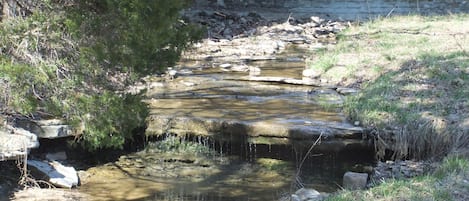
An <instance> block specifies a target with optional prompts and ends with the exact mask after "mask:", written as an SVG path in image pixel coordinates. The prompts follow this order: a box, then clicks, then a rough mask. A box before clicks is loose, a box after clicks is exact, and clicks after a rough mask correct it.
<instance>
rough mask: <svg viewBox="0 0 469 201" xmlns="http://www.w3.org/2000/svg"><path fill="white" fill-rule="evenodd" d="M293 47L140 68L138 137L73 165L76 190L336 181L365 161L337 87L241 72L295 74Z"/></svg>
mask: <svg viewBox="0 0 469 201" xmlns="http://www.w3.org/2000/svg"><path fill="white" fill-rule="evenodd" d="M302 54H304V51H303V50H298V49H289V50H287V51H285V53H283V54H281V55H277V57H276V58H275V59H273V60H261V61H235V62H216V61H206V60H203V61H201V60H196V61H194V60H185V61H182V62H181V63H180V64H179V65H178V66H176V67H175V68H174V69H175V70H176V71H177V74H178V76H177V77H175V78H173V77H167V76H166V77H164V76H155V77H150V78H148V82H147V83H146V88H148V89H149V90H148V91H147V97H148V100H147V103H148V104H149V106H150V108H151V115H150V117H149V120H148V128H147V130H146V135H147V136H148V139H147V143H146V145H145V147H142V148H140V149H138V150H137V151H134V152H130V153H125V154H122V155H120V156H119V157H118V158H117V159H115V160H113V161H111V162H109V163H106V164H103V165H98V166H95V167H91V168H88V169H86V171H81V172H80V177H81V179H82V185H81V186H80V187H79V191H80V192H83V193H86V194H89V195H91V196H92V197H93V198H94V199H96V200H205V201H218V200H220V201H221V200H279V199H281V198H282V197H283V198H289V196H290V195H291V194H292V193H294V192H295V191H296V190H297V189H299V188H301V187H307V188H314V189H316V190H318V191H320V192H326V193H331V192H334V191H336V190H338V189H340V186H341V185H342V176H343V174H344V173H345V172H346V171H358V172H367V171H369V169H370V167H371V166H372V165H373V163H374V152H373V146H372V143H371V140H370V139H368V138H367V137H366V136H365V135H364V134H363V130H362V129H361V128H359V127H356V126H354V125H352V124H350V123H348V122H347V119H346V117H345V116H344V114H343V113H342V112H341V104H342V100H343V96H342V95H341V94H339V93H337V91H336V90H335V89H334V88H331V87H314V86H305V85H291V84H281V83H277V82H252V81H246V80H243V79H241V78H245V77H246V76H253V77H284V78H289V79H301V73H302V70H303V69H304V65H305V64H304V61H303V59H302ZM220 66H221V67H220ZM239 67H240V68H241V70H239V69H240V68H239ZM253 67H255V68H258V69H260V70H259V71H258V70H254V71H256V74H255V75H252V72H250V71H253V70H252V68H253ZM257 71H258V72H257ZM250 74H251V75H250Z"/></svg>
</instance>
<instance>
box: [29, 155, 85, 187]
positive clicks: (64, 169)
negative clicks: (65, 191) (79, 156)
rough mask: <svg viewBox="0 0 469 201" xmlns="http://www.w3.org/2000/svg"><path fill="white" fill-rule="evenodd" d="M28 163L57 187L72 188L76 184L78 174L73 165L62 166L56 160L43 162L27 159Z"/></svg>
mask: <svg viewBox="0 0 469 201" xmlns="http://www.w3.org/2000/svg"><path fill="white" fill-rule="evenodd" d="M28 165H29V166H32V167H34V168H36V169H37V170H38V171H40V172H42V173H43V174H44V175H46V177H47V178H48V181H49V182H50V183H52V184H54V185H55V186H57V187H63V188H72V187H74V186H77V185H78V174H77V172H76V170H75V168H73V167H68V166H64V165H62V164H61V163H59V162H57V161H52V162H43V161H37V160H28Z"/></svg>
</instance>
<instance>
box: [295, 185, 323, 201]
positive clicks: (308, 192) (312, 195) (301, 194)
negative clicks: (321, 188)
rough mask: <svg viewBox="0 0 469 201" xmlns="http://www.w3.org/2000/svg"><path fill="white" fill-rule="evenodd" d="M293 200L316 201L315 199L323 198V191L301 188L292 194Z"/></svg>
mask: <svg viewBox="0 0 469 201" xmlns="http://www.w3.org/2000/svg"><path fill="white" fill-rule="evenodd" d="M291 197H292V200H299V201H306V200H308V201H314V200H322V198H323V197H322V196H321V193H319V192H318V191H316V190H314V189H311V188H301V189H299V190H297V191H296V192H295V194H293V195H292V196H291Z"/></svg>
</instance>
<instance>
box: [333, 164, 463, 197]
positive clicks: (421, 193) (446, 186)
mask: <svg viewBox="0 0 469 201" xmlns="http://www.w3.org/2000/svg"><path fill="white" fill-rule="evenodd" d="M468 164H469V161H468V160H467V159H465V158H462V157H458V156H449V157H447V158H446V159H445V160H444V161H443V162H442V163H441V166H440V167H439V168H438V169H437V170H436V171H435V173H433V174H428V175H424V176H420V177H415V178H411V179H408V180H394V179H392V180H386V181H384V182H383V183H381V184H379V185H377V186H375V187H373V188H370V189H368V190H362V191H349V190H342V191H339V192H337V193H335V194H333V195H332V196H330V197H328V198H327V199H326V201H352V200H353V201H355V200H363V201H368V200H380V201H388V200H389V201H394V200H435V201H439V200H441V201H451V200H466V199H467V198H469V183H468V181H467V180H466V178H467V176H469V166H468Z"/></svg>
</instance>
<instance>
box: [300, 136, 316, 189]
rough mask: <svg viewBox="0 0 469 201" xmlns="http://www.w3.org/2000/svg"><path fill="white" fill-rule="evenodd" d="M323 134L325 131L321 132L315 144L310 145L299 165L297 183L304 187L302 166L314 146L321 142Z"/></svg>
mask: <svg viewBox="0 0 469 201" xmlns="http://www.w3.org/2000/svg"><path fill="white" fill-rule="evenodd" d="M322 135H323V132H321V134H320V135H319V137H318V138H317V139H316V141H314V143H313V145H311V147H309V149H308V151H307V152H306V154H305V155H304V157H303V159H302V160H301V162H300V164H299V165H298V169H297V171H296V175H295V183H296V184H299V185H300V186H301V187H303V184H302V183H301V181H300V173H301V167H302V166H303V164H304V162H305V161H306V158H308V155H309V154H310V153H311V151H313V148H314V147H315V146H316V145H317V144H319V143H320V142H321V138H322Z"/></svg>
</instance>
